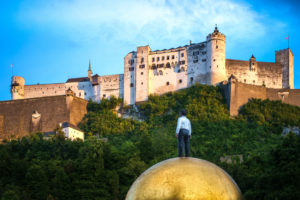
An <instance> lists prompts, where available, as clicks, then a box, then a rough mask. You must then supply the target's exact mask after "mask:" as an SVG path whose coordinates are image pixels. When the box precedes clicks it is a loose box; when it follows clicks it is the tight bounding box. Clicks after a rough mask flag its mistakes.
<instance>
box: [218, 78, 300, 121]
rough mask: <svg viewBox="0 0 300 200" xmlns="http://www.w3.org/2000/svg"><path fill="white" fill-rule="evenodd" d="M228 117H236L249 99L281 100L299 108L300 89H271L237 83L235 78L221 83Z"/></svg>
mask: <svg viewBox="0 0 300 200" xmlns="http://www.w3.org/2000/svg"><path fill="white" fill-rule="evenodd" d="M223 87H224V91H225V97H226V100H227V104H228V107H229V111H230V115H231V116H235V115H238V112H239V109H240V108H241V107H242V106H243V105H244V104H246V103H248V101H249V99H252V98H257V99H270V100H281V101H282V102H283V103H287V104H291V105H296V106H300V89H272V88H266V87H263V86H257V85H250V84H246V83H241V82H238V80H237V79H236V78H235V77H231V78H229V81H228V82H224V83H223Z"/></svg>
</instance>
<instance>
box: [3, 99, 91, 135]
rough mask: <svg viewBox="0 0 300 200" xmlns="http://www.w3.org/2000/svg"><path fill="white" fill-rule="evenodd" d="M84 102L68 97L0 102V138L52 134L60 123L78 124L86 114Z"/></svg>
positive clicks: (85, 102)
mask: <svg viewBox="0 0 300 200" xmlns="http://www.w3.org/2000/svg"><path fill="white" fill-rule="evenodd" d="M87 103H88V101H86V100H84V99H81V98H79V97H74V96H70V95H68V96H66V95H61V96H50V97H40V98H30V99H20V100H14V101H1V102H0V139H4V138H10V137H22V136H26V135H28V134H29V133H31V132H36V131H41V132H51V131H53V130H54V129H55V128H56V126H57V125H58V124H59V123H63V122H69V123H71V124H74V125H78V123H79V122H80V121H81V120H82V118H83V117H84V115H85V114H86V113H87V110H86V106H87Z"/></svg>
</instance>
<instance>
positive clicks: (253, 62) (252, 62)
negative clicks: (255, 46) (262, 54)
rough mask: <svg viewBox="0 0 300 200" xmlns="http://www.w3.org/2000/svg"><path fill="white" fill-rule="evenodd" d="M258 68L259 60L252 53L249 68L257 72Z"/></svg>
mask: <svg viewBox="0 0 300 200" xmlns="http://www.w3.org/2000/svg"><path fill="white" fill-rule="evenodd" d="M256 69H257V62H256V58H255V57H254V55H253V54H252V56H251V58H250V59H249V70H250V71H251V72H255V71H256Z"/></svg>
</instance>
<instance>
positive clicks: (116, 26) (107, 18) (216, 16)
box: [0, 0, 300, 101]
mask: <svg viewBox="0 0 300 200" xmlns="http://www.w3.org/2000/svg"><path fill="white" fill-rule="evenodd" d="M299 8H300V3H299V1H297V0H285V1H281V0H266V1H260V0H252V1H250V0H248V1H246V0H126V1H125V0H115V1H113V0H111V1H107V0H9V1H6V0H1V1H0V68H1V71H0V100H1V101H2V100H9V99H10V92H9V87H10V80H11V75H12V71H11V67H10V65H11V64H14V75H18V76H22V77H24V78H25V82H26V84H36V83H41V84H43V83H59V82H65V81H66V80H67V79H68V78H70V77H82V76H87V69H88V62H89V59H91V62H92V69H93V72H94V73H98V74H99V75H109V74H118V73H123V60H124V56H125V55H126V54H127V53H128V52H130V51H133V50H135V49H136V47H137V46H142V45H147V44H149V45H150V47H151V49H152V50H156V49H165V48H172V47H177V46H183V45H186V44H188V43H189V41H190V40H192V41H193V42H202V41H204V40H205V38H206V35H207V34H208V33H210V32H212V31H213V29H214V26H215V24H218V27H219V30H220V31H221V32H223V33H224V34H225V35H226V58H232V59H243V60H248V59H249V58H250V56H251V54H252V53H253V54H254V55H255V57H256V58H257V60H259V61H270V62H274V59H275V50H278V49H283V48H287V40H285V37H286V36H287V35H289V36H290V48H291V50H292V51H293V53H294V56H295V58H294V59H295V67H294V70H295V76H294V77H295V88H298V89H299V88H300V80H299V77H300V47H299V44H300V37H299V32H300V28H299V27H300V21H299V20H300V14H299V12H298V10H299Z"/></svg>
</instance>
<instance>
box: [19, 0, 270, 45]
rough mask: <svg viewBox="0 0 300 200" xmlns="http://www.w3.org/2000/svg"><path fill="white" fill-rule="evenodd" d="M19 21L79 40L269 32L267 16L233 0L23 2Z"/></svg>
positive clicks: (244, 35)
mask: <svg viewBox="0 0 300 200" xmlns="http://www.w3.org/2000/svg"><path fill="white" fill-rule="evenodd" d="M19 18H20V19H21V20H22V22H23V23H25V24H26V25H29V26H38V27H41V28H45V29H49V30H51V31H54V32H56V33H57V34H66V35H67V36H68V37H71V39H73V40H75V41H83V42H86V41H92V40H95V39H97V38H98V39H99V38H101V37H106V38H107V40H110V39H112V40H121V41H140V42H143V44H145V43H147V42H148V41H150V40H158V41H166V40H167V41H170V42H173V41H175V40H178V39H183V38H184V39H185V40H189V39H190V38H195V35H197V37H198V38H199V41H201V40H204V39H205V36H206V35H207V34H208V33H209V32H211V31H212V30H213V28H214V25H215V24H218V26H219V27H220V29H221V31H222V32H224V33H226V35H231V36H232V37H234V38H236V39H241V40H242V39H246V40H251V39H255V38H258V37H262V36H263V35H265V33H266V28H267V27H266V25H265V24H264V23H263V21H264V20H265V19H264V18H265V17H264V16H261V15H259V14H258V13H256V12H255V11H253V10H251V7H249V6H248V5H246V4H241V3H236V2H234V1H232V0H170V1H168V0H52V1H43V2H41V1H36V2H35V3H34V2H33V1H25V2H24V4H23V5H22V7H21V11H20V14H19Z"/></svg>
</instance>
